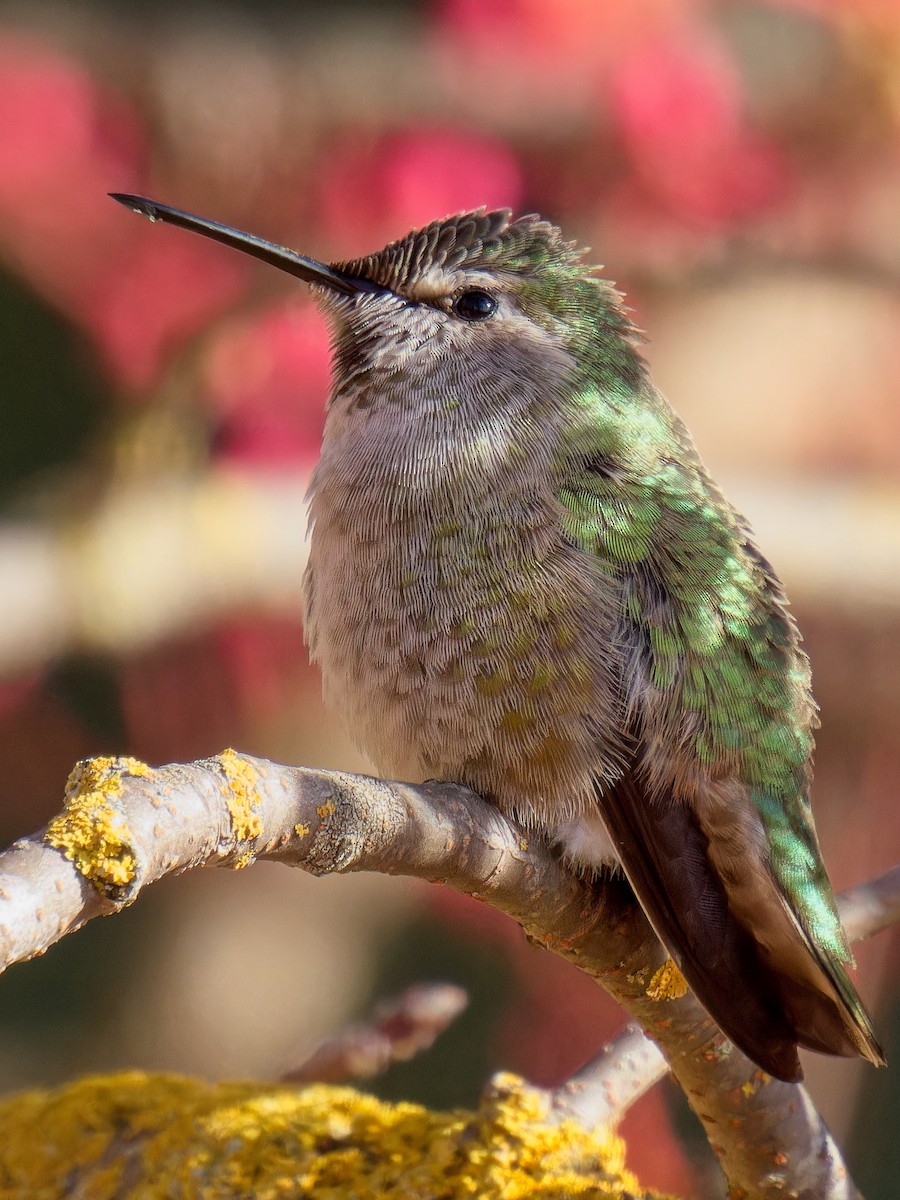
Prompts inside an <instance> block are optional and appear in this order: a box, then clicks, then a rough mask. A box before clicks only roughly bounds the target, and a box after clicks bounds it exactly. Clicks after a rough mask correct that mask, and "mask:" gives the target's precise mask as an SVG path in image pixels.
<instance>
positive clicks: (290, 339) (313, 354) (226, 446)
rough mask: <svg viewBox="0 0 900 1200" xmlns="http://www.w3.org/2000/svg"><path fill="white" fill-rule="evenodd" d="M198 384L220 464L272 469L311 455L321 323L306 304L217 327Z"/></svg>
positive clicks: (323, 347) (324, 349) (320, 373)
mask: <svg viewBox="0 0 900 1200" xmlns="http://www.w3.org/2000/svg"><path fill="white" fill-rule="evenodd" d="M200 380H201V382H200V387H201V396H202V399H203V401H204V402H205V403H206V404H207V405H208V407H209V408H210V409H211V410H212V411H213V413H214V415H215V418H216V421H217V423H218V426H219V433H218V437H217V439H216V444H217V447H218V451H219V453H220V455H222V456H223V457H226V458H228V459H231V460H233V461H238V462H242V463H250V464H254V465H261V466H266V467H280V466H284V465H290V464H291V463H295V462H308V461H310V460H312V459H314V458H315V457H316V456H317V455H318V452H319V445H320V443H321V440H322V423H323V419H324V413H325V400H326V398H327V396H328V390H329V386H330V380H331V355H330V350H329V340H328V331H327V329H326V326H325V322H324V320H323V319H322V317H321V316H320V315H319V314H318V313H317V312H316V310H315V309H314V307H313V306H312V305H311V304H303V305H300V304H298V303H296V302H280V303H278V304H277V305H274V306H273V307H272V308H270V309H268V310H267V311H265V312H263V313H258V314H255V315H253V316H250V317H240V318H235V319H233V320H231V321H229V322H227V323H225V324H224V325H223V326H222V327H221V328H220V329H218V330H217V331H216V335H215V339H214V341H213V342H212V343H211V344H210V346H209V348H208V350H207V352H206V355H205V357H204V361H203V363H202V365H201V371H200Z"/></svg>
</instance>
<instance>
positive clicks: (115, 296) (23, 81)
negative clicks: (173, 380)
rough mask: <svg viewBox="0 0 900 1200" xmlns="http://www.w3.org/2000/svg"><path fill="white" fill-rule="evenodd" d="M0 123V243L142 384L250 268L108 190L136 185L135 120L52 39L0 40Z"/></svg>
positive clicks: (141, 143)
mask: <svg viewBox="0 0 900 1200" xmlns="http://www.w3.org/2000/svg"><path fill="white" fill-rule="evenodd" d="M0 128H2V129H3V137H2V138H0V244H5V251H6V254H7V256H8V257H9V258H10V260H11V261H12V262H13V263H15V264H16V265H17V267H18V269H19V270H20V271H21V273H22V274H23V275H24V276H25V278H26V279H27V280H28V281H29V282H30V283H31V285H32V286H33V287H34V288H35V289H36V290H37V291H39V292H41V293H42V294H43V295H44V296H46V297H47V298H48V299H49V300H50V301H51V302H52V303H54V304H56V305H57V306H58V307H59V308H60V309H62V311H64V312H65V313H66V314H67V316H69V318H70V319H72V320H73V321H75V322H76V323H77V324H79V325H81V326H82V328H83V329H85V330H86V332H87V333H88V334H89V335H90V336H91V337H92V338H93V339H94V341H95V342H96V344H97V347H98V350H99V353H100V356H101V358H102V359H103V360H104V362H105V364H106V366H107V367H108V369H109V370H110V371H111V373H112V374H113V375H114V377H115V378H116V379H117V380H118V381H119V382H122V383H124V384H125V385H126V386H128V387H132V388H141V387H146V386H147V385H148V384H150V383H151V382H152V381H153V380H154V379H155V377H156V376H157V375H158V373H159V370H160V368H161V366H162V364H163V361H164V359H165V356H166V355H167V354H168V353H170V352H171V350H172V348H173V346H174V345H175V344H176V343H177V341H178V340H179V338H180V339H184V338H186V337H188V336H190V335H191V334H192V333H194V332H196V331H197V330H198V329H199V328H201V327H202V325H203V324H204V323H205V322H206V321H208V320H209V318H210V317H211V316H212V315H213V314H214V313H215V312H217V311H220V310H221V309H222V308H223V307H225V306H226V305H228V304H229V303H231V301H232V300H233V299H234V297H235V296H236V295H237V294H238V293H239V291H240V288H241V285H242V281H243V279H245V278H246V275H247V267H246V266H245V264H243V263H240V262H238V261H237V260H236V259H235V258H234V257H233V256H232V257H229V256H228V255H227V254H226V253H224V252H223V251H221V250H219V249H215V248H212V247H209V246H205V245H203V244H202V243H200V242H198V241H191V239H190V238H189V237H184V236H182V235H180V234H176V235H175V236H174V237H173V235H172V233H171V232H165V231H162V230H159V229H155V230H151V229H150V228H149V227H148V226H146V224H142V223H141V222H139V221H138V218H137V217H135V216H132V215H129V214H128V213H126V212H124V210H122V209H121V208H120V207H118V206H117V205H115V204H114V203H113V202H112V201H111V200H110V199H109V198H108V197H107V194H106V193H107V192H108V191H110V190H113V189H115V190H124V191H129V190H142V189H141V186H140V181H141V179H142V176H143V163H144V159H145V157H146V147H145V139H144V134H143V130H142V128H141V125H140V123H139V121H138V119H137V118H136V116H135V115H134V114H133V113H132V112H131V110H130V109H129V108H128V106H127V105H126V104H125V103H124V102H123V101H122V99H121V98H120V97H118V96H117V95H115V94H114V93H112V92H111V91H109V90H108V89H104V88H103V87H101V86H99V85H98V84H97V83H95V82H94V81H93V80H92V79H91V77H90V75H89V74H88V72H87V70H86V69H85V68H84V67H83V66H81V64H79V63H77V62H75V61H73V60H72V59H71V58H69V57H67V56H66V55H64V54H61V53H60V52H59V51H57V50H56V49H54V48H52V47H50V46H47V45H44V44H42V43H41V42H39V41H37V40H36V39H32V38H25V37H18V36H15V35H10V34H6V35H3V36H2V38H0Z"/></svg>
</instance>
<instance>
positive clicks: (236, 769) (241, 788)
mask: <svg viewBox="0 0 900 1200" xmlns="http://www.w3.org/2000/svg"><path fill="white" fill-rule="evenodd" d="M215 761H216V762H217V763H218V764H219V766H220V767H221V768H222V772H223V774H224V776H225V779H226V781H227V783H228V788H227V790H226V793H225V802H226V804H227V805H228V813H229V815H230V817H231V828H232V830H233V831H234V836H235V840H236V841H239V842H252V841H254V840H255V839H256V838H258V837H259V835H260V834H261V833H262V821H261V819H260V816H259V812H258V809H259V808H260V806H261V804H262V799H261V797H260V794H259V791H258V789H257V787H256V774H255V772H254V770H253V768H252V767H251V766H250V764H249V763H248V762H247V761H246V760H245V759H243V758H241V756H240V755H239V754H238V752H237V751H236V750H231V749H228V750H223V751H222V753H221V754H217V755H216V758H215ZM252 861H253V852H252V851H250V850H248V851H246V853H244V854H242V855H241V856H240V858H238V859H237V860H236V861H235V863H234V867H235V870H240V869H241V868H242V867H247V866H249V865H250V863H251V862H252Z"/></svg>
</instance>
